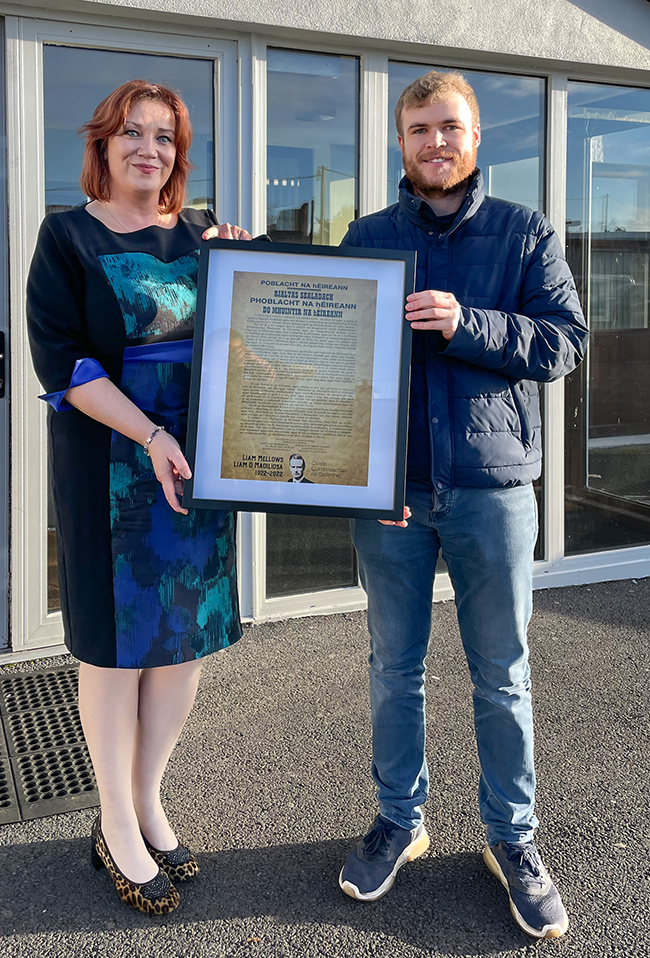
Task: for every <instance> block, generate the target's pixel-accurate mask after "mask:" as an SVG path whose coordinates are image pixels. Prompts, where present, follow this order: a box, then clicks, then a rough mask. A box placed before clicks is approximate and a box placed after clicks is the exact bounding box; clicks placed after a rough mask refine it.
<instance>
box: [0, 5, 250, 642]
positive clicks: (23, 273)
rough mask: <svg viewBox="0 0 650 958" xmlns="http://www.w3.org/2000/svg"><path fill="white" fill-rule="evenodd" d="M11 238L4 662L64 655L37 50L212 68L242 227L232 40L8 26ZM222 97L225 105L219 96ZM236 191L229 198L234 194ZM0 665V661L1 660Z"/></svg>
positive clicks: (221, 147)
mask: <svg viewBox="0 0 650 958" xmlns="http://www.w3.org/2000/svg"><path fill="white" fill-rule="evenodd" d="M6 34H7V124H8V131H7V132H8V137H7V138H8V145H9V183H8V189H9V237H10V249H11V266H10V289H11V304H12V309H11V312H12V337H11V372H12V380H11V382H12V411H11V418H12V508H11V524H12V525H11V541H12V590H11V623H12V650H13V651H12V653H11V654H10V656H11V660H12V661H16V660H17V659H20V658H32V657H35V656H37V655H43V654H46V655H47V654H56V653H59V652H64V651H65V648H64V646H63V645H62V640H63V625H62V618H61V613H60V612H48V611H47V485H46V482H45V481H44V477H45V475H46V469H47V466H46V462H47V436H46V408H45V404H44V403H43V402H42V401H40V400H39V399H38V398H37V396H38V393H39V392H40V391H41V390H40V388H39V384H38V381H37V379H36V376H35V374H34V370H33V367H32V364H31V359H30V354H29V348H28V342H27V335H26V331H25V323H24V322H23V321H22V317H24V315H25V285H26V281H27V273H28V269H29V263H30V260H31V256H32V253H33V250H34V246H35V243H36V237H37V234H38V228H39V225H40V222H41V220H42V219H43V216H44V215H45V167H44V116H43V46H44V45H45V44H58V45H62V46H78V47H86V48H96V49H101V50H119V51H122V52H134V53H150V54H163V55H168V56H184V57H188V58H192V59H207V60H213V61H214V62H215V67H216V69H215V85H216V91H215V92H216V94H217V95H216V96H215V114H216V115H215V188H216V194H217V195H216V198H215V207H216V210H217V215H218V216H219V218H220V220H222V221H225V220H230V221H231V222H236V221H237V220H238V219H239V218H240V214H241V212H242V210H241V205H242V204H241V202H240V198H241V197H242V196H243V190H242V184H241V183H240V179H239V175H238V171H239V162H238V159H239V151H240V149H241V148H242V146H244V147H245V151H246V152H247V153H248V152H249V150H248V144H247V143H246V144H243V142H242V141H243V140H244V139H245V131H242V129H241V128H240V124H239V109H238V103H239V96H238V95H237V96H233V91H239V76H240V75H239V70H238V49H237V43H236V42H235V41H234V40H233V39H220V38H216V37H215V36H213V35H211V36H210V37H205V36H203V37H200V36H194V37H193V36H179V35H178V34H177V33H176V32H173V33H172V32H152V31H151V30H146V31H144V30H141V29H138V28H135V29H134V28H133V27H129V28H121V27H114V26H109V25H106V26H104V25H101V24H96V23H77V22H61V21H54V20H48V19H32V18H24V17H11V16H10V17H7V18H6ZM226 91H227V93H228V95H226ZM233 186H235V188H234V189H233ZM0 661H2V657H0Z"/></svg>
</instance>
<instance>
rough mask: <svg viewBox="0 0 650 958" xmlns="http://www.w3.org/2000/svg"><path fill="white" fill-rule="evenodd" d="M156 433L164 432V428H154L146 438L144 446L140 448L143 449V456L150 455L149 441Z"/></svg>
mask: <svg viewBox="0 0 650 958" xmlns="http://www.w3.org/2000/svg"><path fill="white" fill-rule="evenodd" d="M158 432H165V427H164V426H156V428H155V429H154V431H153V432H152V433H151V435H150V436H149V438H148V439H147V441H146V442H145V444H144V446H143V447H142V448H143V449H144V454H145V456H150V455H151V453H150V452H149V445H150V443H151V440H152V439H153V437H154V436H155V435H156V433H158Z"/></svg>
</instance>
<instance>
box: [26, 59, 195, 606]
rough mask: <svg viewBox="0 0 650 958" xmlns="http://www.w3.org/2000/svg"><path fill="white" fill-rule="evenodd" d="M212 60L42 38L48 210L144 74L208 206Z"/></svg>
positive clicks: (53, 583) (52, 557)
mask: <svg viewBox="0 0 650 958" xmlns="http://www.w3.org/2000/svg"><path fill="white" fill-rule="evenodd" d="M213 70H214V65H213V62H212V61H211V60H190V59H185V58H183V57H162V56H154V55H151V54H141V53H116V52H114V51H112V50H86V49H83V48H79V47H59V46H45V47H44V49H43V88H44V106H45V209H46V212H48V213H52V212H57V211H61V210H67V209H70V207H71V206H76V205H77V204H79V203H83V202H84V201H85V196H84V195H83V193H82V192H81V190H80V188H79V174H80V172H81V162H82V157H83V145H84V144H83V138H82V137H80V136H79V135H78V134H77V130H78V129H79V127H80V126H81V125H82V123H85V121H86V120H89V119H90V117H91V116H92V113H93V110H94V109H95V107H96V106H97V104H98V103H99V102H100V101H101V100H103V99H104V97H105V96H107V95H108V94H109V93H110V92H111V90H114V89H115V88H116V87H118V86H120V84H122V83H125V82H126V81H127V80H134V79H144V80H152V81H154V82H156V83H161V84H163V86H169V87H171V88H172V89H174V90H177V91H178V92H179V93H180V94H181V96H182V97H183V99H184V100H185V102H186V103H187V106H188V109H189V111H190V118H191V120H192V126H193V127H194V140H193V144H192V150H191V153H190V159H191V160H192V162H193V163H194V165H195V166H196V167H197V169H196V170H194V172H193V173H191V174H190V179H189V191H188V193H189V197H188V206H194V207H197V208H200V209H205V208H206V207H213V206H214V90H213ZM47 544H48V549H47V565H48V580H47V581H48V612H54V611H56V610H58V609H59V608H60V607H61V606H60V599H59V585H58V577H57V568H56V532H55V522H54V507H53V503H52V497H51V495H48V536H47Z"/></svg>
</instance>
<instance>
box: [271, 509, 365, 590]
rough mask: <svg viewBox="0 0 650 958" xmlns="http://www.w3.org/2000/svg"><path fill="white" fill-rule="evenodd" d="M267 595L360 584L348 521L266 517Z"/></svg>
mask: <svg viewBox="0 0 650 958" xmlns="http://www.w3.org/2000/svg"><path fill="white" fill-rule="evenodd" d="M266 570H267V571H266V593H267V595H268V596H282V595H298V594H300V593H304V592H319V591H321V590H322V589H344V588H349V587H351V586H355V585H356V584H357V572H356V557H355V554H354V549H353V547H352V540H351V539H350V523H349V522H348V520H347V519H330V518H326V519H325V518H321V517H320V516H285V515H276V514H275V513H269V514H268V515H267V517H266Z"/></svg>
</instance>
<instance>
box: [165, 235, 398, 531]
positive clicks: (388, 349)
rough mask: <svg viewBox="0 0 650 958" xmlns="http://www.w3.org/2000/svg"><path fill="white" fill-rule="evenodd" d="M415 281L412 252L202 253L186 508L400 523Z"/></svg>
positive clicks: (233, 249) (266, 247)
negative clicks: (410, 299) (408, 313)
mask: <svg viewBox="0 0 650 958" xmlns="http://www.w3.org/2000/svg"><path fill="white" fill-rule="evenodd" d="M414 278H415V253H412V252H408V251H393V250H383V249H356V248H350V247H343V248H338V247H323V246H298V245H289V244H280V243H273V244H271V243H268V242H256V241H253V242H243V241H232V240H218V239H215V240H209V241H207V242H205V243H203V244H202V246H201V253H200V262H199V287H198V303H197V313H196V326H195V332H194V351H193V360H192V384H191V390H190V409H189V423H188V437H187V458H188V462H189V464H190V467H191V469H192V479H191V480H189V481H188V482H186V483H185V493H184V496H183V504H184V505H185V506H188V507H194V508H216V509H238V510H244V511H246V512H285V513H286V512H295V513H303V514H311V515H334V516H356V517H361V518H377V519H401V518H402V517H403V508H404V486H405V469H406V433H407V418H408V390H409V374H410V360H411V327H410V325H409V323H407V322H406V321H405V319H404V301H405V298H406V296H407V295H408V294H409V293H410V292H412V291H413V288H414ZM299 486H300V488H298V487H299Z"/></svg>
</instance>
